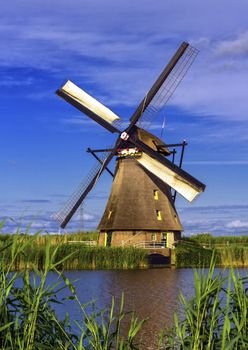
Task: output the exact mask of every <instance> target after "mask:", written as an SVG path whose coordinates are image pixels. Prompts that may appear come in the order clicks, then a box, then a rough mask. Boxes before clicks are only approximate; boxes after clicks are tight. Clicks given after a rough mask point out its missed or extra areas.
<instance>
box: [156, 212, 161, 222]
mask: <svg viewBox="0 0 248 350" xmlns="http://www.w3.org/2000/svg"><path fill="white" fill-rule="evenodd" d="M156 212H157V219H158V220H159V221H161V220H162V216H161V211H160V210H156Z"/></svg>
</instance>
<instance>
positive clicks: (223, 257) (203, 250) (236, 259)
mask: <svg viewBox="0 0 248 350" xmlns="http://www.w3.org/2000/svg"><path fill="white" fill-rule="evenodd" d="M199 236H200V237H198V236H196V237H193V238H191V237H190V238H184V239H183V240H182V241H181V242H180V243H178V244H177V245H176V249H175V252H174V253H175V265H176V267H200V266H210V262H211V258H212V255H213V253H214V254H215V257H216V262H215V263H216V265H217V266H219V267H248V246H247V245H246V244H244V245H242V244H237V243H234V241H235V240H236V242H240V241H241V240H242V239H243V238H242V237H229V239H230V240H231V239H232V238H233V243H232V244H230V243H229V244H223V243H222V245H220V244H217V245H215V244H211V246H210V244H209V245H207V244H206V243H204V244H203V242H204V241H206V235H199ZM216 238H219V237H216ZM246 238H247V237H246ZM222 242H224V241H222Z"/></svg>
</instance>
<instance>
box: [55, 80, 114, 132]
mask: <svg viewBox="0 0 248 350" xmlns="http://www.w3.org/2000/svg"><path fill="white" fill-rule="evenodd" d="M56 94H57V95H59V96H61V97H62V98H63V99H64V100H66V101H67V102H69V103H70V104H71V105H73V106H74V107H76V108H77V109H79V110H80V111H81V112H83V113H85V114H86V115H87V116H88V117H90V118H92V119H93V120H95V121H96V122H97V123H99V124H100V125H102V126H103V127H104V128H106V129H107V130H109V131H111V132H119V129H118V122H120V117H119V116H118V115H117V114H115V113H114V112H112V111H111V110H110V109H109V108H107V107H106V106H104V105H103V104H102V103H100V102H99V101H97V100H96V99H95V98H93V97H92V96H90V95H89V94H87V93H86V92H85V91H84V90H82V89H81V88H79V87H78V86H77V85H76V84H74V83H73V82H72V81H70V80H67V82H66V83H65V84H64V85H63V86H62V87H61V88H60V89H58V90H57V91H56Z"/></svg>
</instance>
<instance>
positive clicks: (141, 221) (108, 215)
mask: <svg viewBox="0 0 248 350" xmlns="http://www.w3.org/2000/svg"><path fill="white" fill-rule="evenodd" d="M154 191H157V194H158V199H157V200H155V198H154ZM159 212H160V213H159ZM158 214H160V215H161V220H158ZM98 228H99V229H100V230H162V231H181V230H182V226H181V223H180V220H179V218H178V215H177V212H176V209H175V207H174V204H173V201H172V198H171V193H170V189H169V187H168V186H167V185H165V184H164V183H163V182H162V181H160V180H159V179H158V178H157V177H155V176H154V175H153V174H151V173H150V172H148V171H146V170H144V168H142V167H141V166H140V165H139V164H138V162H137V161H136V160H135V158H132V159H128V158H124V159H120V160H118V161H117V168H116V175H115V178H114V181H113V184H112V189H111V193H110V196H109V199H108V203H107V206H106V209H105V212H104V214H103V217H102V219H101V222H100V224H99V227H98Z"/></svg>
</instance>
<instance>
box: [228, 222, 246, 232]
mask: <svg viewBox="0 0 248 350" xmlns="http://www.w3.org/2000/svg"><path fill="white" fill-rule="evenodd" d="M226 227H228V228H245V229H247V230H248V221H241V220H234V221H231V222H228V223H227V225H226Z"/></svg>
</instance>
